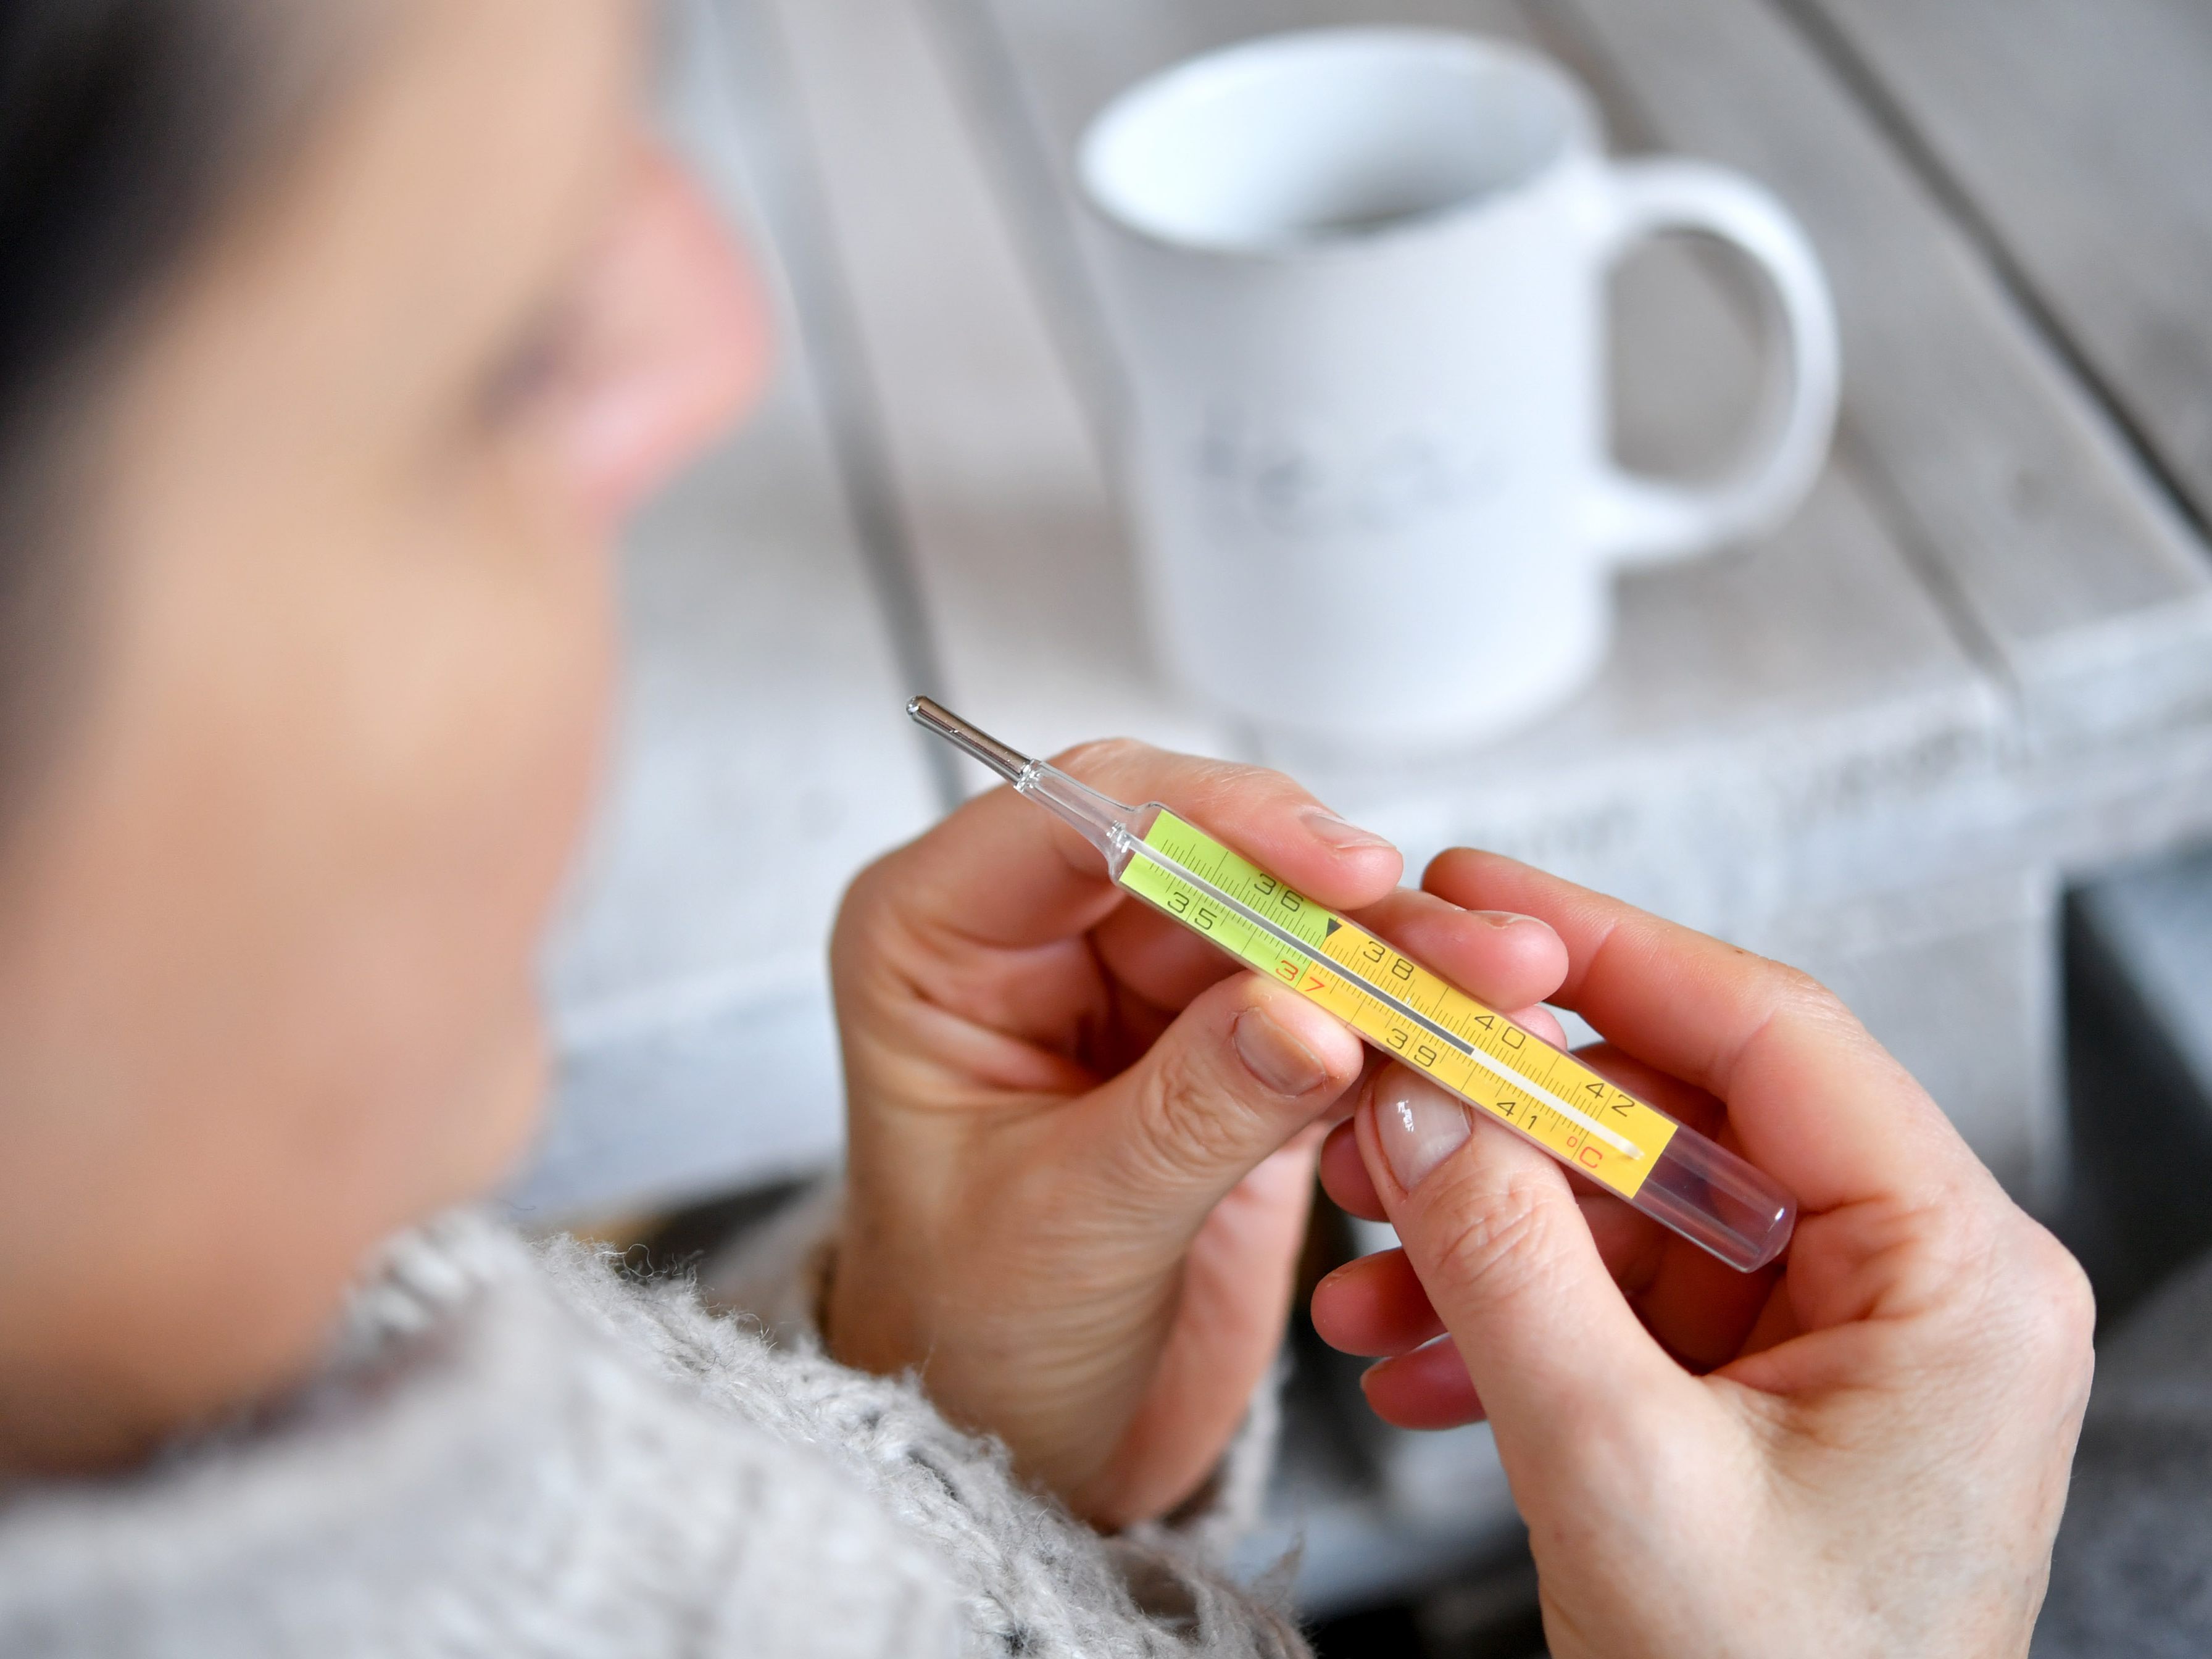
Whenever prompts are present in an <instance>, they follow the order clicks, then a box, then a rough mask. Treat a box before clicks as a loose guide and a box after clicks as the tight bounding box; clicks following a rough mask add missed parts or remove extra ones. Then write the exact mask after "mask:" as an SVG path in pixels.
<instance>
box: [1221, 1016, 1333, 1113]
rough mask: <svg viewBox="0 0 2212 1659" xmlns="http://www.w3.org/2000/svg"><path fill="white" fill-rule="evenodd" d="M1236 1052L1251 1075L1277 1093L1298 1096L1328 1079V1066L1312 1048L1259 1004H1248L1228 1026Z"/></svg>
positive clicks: (1318, 1086)
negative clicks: (1258, 1006) (1261, 1008)
mask: <svg viewBox="0 0 2212 1659" xmlns="http://www.w3.org/2000/svg"><path fill="white" fill-rule="evenodd" d="M1229 1035H1230V1038H1231V1041H1232V1042H1235V1043H1236V1045H1237V1054H1238V1056H1239V1057H1240V1058H1242V1059H1243V1061H1244V1064H1245V1066H1247V1067H1248V1068H1249V1070H1250V1072H1251V1073H1252V1075H1253V1076H1254V1077H1256V1078H1258V1079H1260V1081H1261V1082H1262V1083H1264V1084H1266V1085H1267V1086H1268V1087H1269V1088H1270V1089H1273V1091H1275V1092H1276V1093H1277V1094H1279V1095H1283V1096H1285V1097H1290V1098H1291V1099H1295V1098H1297V1097H1298V1096H1300V1095H1303V1094H1309V1093H1311V1092H1312V1091H1314V1090H1316V1089H1318V1088H1320V1087H1321V1085H1322V1084H1323V1083H1325V1082H1327V1081H1328V1067H1327V1066H1323V1065H1322V1063H1321V1061H1319V1060H1316V1059H1315V1058H1314V1052H1313V1050H1312V1049H1310V1048H1307V1047H1306V1045H1305V1044H1304V1043H1303V1042H1299V1041H1298V1040H1297V1038H1296V1037H1294V1036H1291V1034H1290V1033H1289V1032H1288V1031H1285V1030H1284V1029H1283V1028H1282V1027H1281V1026H1279V1025H1278V1024H1275V1022H1274V1021H1273V1019H1271V1018H1269V1017H1268V1016H1267V1014H1266V1013H1265V1012H1262V1011H1261V1010H1260V1009H1257V1008H1247V1009H1246V1010H1245V1011H1244V1012H1243V1013H1241V1014H1239V1015H1237V1023H1236V1024H1234V1025H1232V1026H1231V1027H1230V1028H1229Z"/></svg>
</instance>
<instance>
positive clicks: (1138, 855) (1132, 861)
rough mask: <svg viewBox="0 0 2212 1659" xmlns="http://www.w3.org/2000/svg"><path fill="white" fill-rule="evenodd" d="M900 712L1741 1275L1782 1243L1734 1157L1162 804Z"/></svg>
mask: <svg viewBox="0 0 2212 1659" xmlns="http://www.w3.org/2000/svg"><path fill="white" fill-rule="evenodd" d="M907 713H908V714H910V715H912V716H913V717H914V719H915V720H916V721H918V722H919V723H920V724H921V725H923V726H927V727H928V728H929V729H930V730H931V731H933V732H936V733H937V734H938V735H939V737H942V738H946V739H947V740H948V741H950V742H951V743H952V744H955V745H956V746H957V747H958V748H959V749H961V750H963V752H965V753H967V754H969V755H970V756H972V757H975V759H977V760H979V761H981V762H982V763H983V764H984V765H986V766H987V767H989V768H990V769H992V770H993V771H994V772H996V773H997V774H998V775H1000V776H1001V777H1003V778H1005V779H1006V781H1007V782H1009V783H1011V784H1012V786H1013V787H1014V788H1015V790H1016V791H1017V792H1018V793H1021V794H1024V795H1026V796H1028V797H1029V799H1031V800H1033V801H1036V803H1037V804H1038V805H1041V806H1043V807H1045V808H1047V809H1048V810H1049V811H1053V812H1054V813H1056V814H1057V815H1058V816H1059V817H1060V818H1061V819H1062V820H1064V821H1065V822H1066V823H1070V824H1072V825H1073V826H1074V827H1075V828H1076V829H1078V830H1079V831H1080V832H1081V833H1082V834H1083V836H1085V839H1087V840H1088V841H1089V842H1091V845H1092V846H1094V847H1096V848H1097V849H1098V850H1099V852H1100V853H1101V854H1104V856H1105V860H1106V867H1107V870H1108V872H1109V873H1110V874H1111V876H1112V877H1113V878H1114V880H1115V882H1117V883H1119V884H1121V886H1123V887H1125V888H1127V889H1128V890H1129V891H1131V892H1132V893H1134V894H1135V895H1136V896H1138V897H1139V898H1141V899H1143V900H1145V901H1146V902H1147V903H1149V904H1152V905H1153V906H1154V907H1156V908H1158V909H1159V910H1160V911H1161V912H1162V913H1163V914H1164V915H1168V916H1170V917H1171V918H1173V919H1174V920H1175V921H1178V922H1181V923H1182V925H1183V926H1184V927H1188V928H1189V929H1190V930H1191V931H1192V932H1194V933H1201V934H1203V935H1205V936H1206V938H1207V939H1212V941H1213V943H1214V944H1216V945H1218V946H1220V947H1221V948H1222V949H1223V950H1224V951H1227V952H1228V953H1229V954H1230V955H1231V957H1235V958H1236V959H1237V961H1239V962H1241V963H1245V964H1246V965H1247V966H1249V967H1251V968H1253V969H1256V970H1257V971H1259V972H1261V973H1263V974H1269V975H1273V976H1274V977H1275V978H1277V979H1279V980H1281V981H1283V982H1284V983H1285V984H1287V985H1290V986H1292V987H1296V988H1297V990H1298V991H1299V992H1300V993H1301V994H1304V995H1305V996H1307V997H1309V998H1310V999H1311V1000H1313V1001H1315V1002H1316V1003H1318V1004H1319V1005H1320V1006H1322V1007H1323V1008H1326V1009H1328V1012H1331V1013H1333V1014H1334V1015H1335V1016H1336V1017H1337V1018H1339V1019H1341V1020H1343V1021H1344V1022H1345V1024H1347V1025H1349V1026H1351V1027H1352V1030H1355V1031H1357V1032H1358V1033H1359V1035H1360V1036H1362V1037H1364V1039H1365V1040H1366V1041H1367V1042H1370V1043H1371V1044H1373V1045H1374V1046H1375V1047H1376V1048H1379V1049H1381V1050H1382V1051H1383V1053H1385V1054H1389V1055H1390V1056H1391V1057H1392V1058H1393V1059H1395V1060H1399V1061H1401V1062H1402V1063H1403V1064H1405V1065H1407V1066H1411V1067H1413V1069H1415V1070H1416V1071H1419V1072H1421V1073H1424V1074H1425V1075H1426V1076H1428V1077H1429V1078H1431V1079H1433V1080H1434V1081H1435V1082H1437V1084H1439V1085H1442V1086H1443V1087H1444V1088H1446V1089H1448V1090H1449V1091H1451V1092H1452V1093H1453V1094H1455V1095H1457V1096H1458V1097H1460V1098H1461V1099H1462V1100H1463V1101H1465V1102H1466V1103H1468V1105H1470V1106H1472V1107H1474V1109H1476V1110H1477V1111H1480V1112H1481V1113H1482V1114H1484V1115H1486V1116H1488V1117H1490V1118H1492V1119H1493V1120H1494V1121H1497V1122H1498V1123H1499V1124H1502V1125H1503V1126H1504V1127H1506V1128H1508V1129H1510V1130H1512V1131H1513V1132H1514V1133H1516V1134H1518V1135H1520V1136H1522V1138H1523V1139H1528V1140H1531V1141H1534V1143H1535V1144H1536V1145H1537V1146H1541V1147H1542V1148H1543V1149H1544V1150H1545V1151H1546V1152H1549V1153H1551V1155H1552V1156H1553V1157H1554V1158H1558V1159H1559V1161H1560V1162H1561V1163H1562V1164H1566V1165H1567V1166H1568V1167H1569V1168H1571V1169H1573V1170H1577V1171H1579V1172H1580V1173H1582V1174H1583V1175H1584V1176H1588V1177H1589V1179H1591V1180H1592V1181H1595V1182H1597V1183H1598V1184H1599V1185H1600V1186H1602V1187H1604V1188H1607V1189H1609V1190H1610V1191H1612V1192H1614V1193H1616V1194H1620V1197H1622V1198H1624V1199H1626V1200H1628V1202H1629V1203H1631V1204H1632V1205H1634V1206H1636V1207H1637V1208H1638V1209H1639V1210H1641V1211H1643V1212H1644V1214H1646V1215H1648V1216H1650V1217H1651V1218H1652V1219H1653V1220H1655V1221H1658V1222H1660V1223H1662V1224H1663V1225H1666V1226H1668V1227H1671V1228H1673V1229H1674V1231H1676V1232H1678V1233H1680V1235H1681V1236H1682V1237H1685V1238H1686V1239H1688V1240H1690V1241H1691V1242H1692V1243H1695V1244H1698V1245H1701V1246H1702V1247H1704V1248H1705V1249H1708V1250H1710V1251H1711V1252H1712V1253H1713V1255H1717V1256H1718V1257H1719V1258H1720V1259H1721V1260H1722V1261H1725V1262H1727V1263H1728V1264H1729V1266H1730V1267H1735V1268H1737V1269H1739V1270H1740V1271H1742V1272H1746V1273H1748V1272H1750V1271H1751V1270H1752V1269H1753V1268H1755V1267H1764V1266H1765V1265H1766V1263H1768V1262H1770V1261H1773V1260H1774V1258H1775V1257H1776V1256H1778V1255H1780V1254H1781V1253H1782V1250H1783V1247H1784V1245H1786V1244H1788V1243H1789V1242H1790V1230H1791V1228H1792V1227H1793V1226H1795V1225H1796V1218H1797V1205H1796V1200H1794V1199H1793V1198H1791V1197H1790V1194H1788V1193H1786V1192H1784V1190H1783V1189H1782V1188H1780V1187H1778V1186H1777V1185H1776V1184H1775V1183H1774V1182H1772V1181H1771V1180H1769V1179H1768V1178H1767V1177H1766V1176H1765V1175H1763V1174H1761V1173H1760V1172H1759V1170H1756V1169H1753V1167H1752V1166H1751V1165H1750V1164H1747V1163H1746V1162H1745V1161H1744V1160H1743V1159H1741V1158H1738V1157H1737V1156H1736V1155H1735V1153H1733V1152H1729V1151H1728V1150H1727V1149H1726V1148H1725V1147H1723V1146H1718V1145H1717V1144H1716V1143H1715V1142H1713V1141H1711V1140H1710V1139H1707V1138H1706V1137H1705V1136H1704V1135H1701V1134H1699V1133H1697V1131H1695V1130H1694V1129H1690V1128H1686V1127H1684V1126H1683V1125H1681V1124H1680V1123H1677V1122H1676V1121H1674V1119H1673V1118H1671V1117H1668V1115H1666V1114H1665V1113H1664V1112H1662V1111H1659V1110H1657V1109H1655V1108H1653V1107H1651V1106H1650V1105H1647V1104H1646V1103H1644V1102H1643V1101H1640V1100H1638V1099H1637V1098H1636V1097H1634V1096H1633V1095H1631V1094H1628V1093H1626V1091H1622V1090H1620V1089H1619V1088H1616V1087H1615V1086H1614V1085H1612V1084H1611V1083H1608V1082H1607V1081H1606V1079H1603V1078H1602V1077H1600V1076H1599V1075H1598V1074H1597V1073H1595V1072H1594V1071H1592V1070H1591V1069H1590V1068H1589V1066H1585V1065H1583V1063H1582V1062H1581V1061H1580V1060H1577V1059H1576V1058H1575V1057H1574V1056H1573V1055H1572V1054H1567V1053H1565V1052H1564V1051H1562V1050H1560V1049H1559V1048H1553V1046H1552V1045H1551V1044H1550V1043H1548V1042H1545V1041H1544V1040H1543V1039H1542V1038H1541V1037H1539V1036H1535V1035H1534V1034H1533V1033H1531V1032H1529V1031H1527V1030H1523V1029H1522V1027H1520V1026H1518V1025H1516V1024H1514V1023H1513V1022H1512V1021H1511V1020H1510V1019H1508V1018H1505V1017H1504V1015H1503V1014H1501V1013H1499V1012H1497V1011H1496V1010H1495V1009H1492V1008H1488V1007H1486V1006H1483V1005H1482V1004H1481V1003H1480V1002H1477V1001H1476V1000H1474V998H1473V997H1470V996H1468V994H1466V993H1465V992H1463V991H1462V990H1460V989H1458V988H1457V987H1455V986H1453V985H1450V984H1449V983H1447V982H1446V981H1444V980H1443V978H1442V977H1440V976H1439V975H1437V974H1435V973H1432V972H1431V971H1430V970H1429V969H1426V968H1424V967H1422V966H1421V964H1420V963H1417V962H1415V961H1414V960H1413V958H1412V957H1408V956H1407V955H1405V954H1404V953H1403V952H1401V951H1397V950H1395V949H1394V948H1393V947H1392V946H1390V945H1389V944H1387V943H1385V942H1384V941H1383V940H1382V939H1377V938H1376V937H1375V935H1373V934H1372V933H1368V932H1367V931H1366V930H1365V929H1364V928H1362V927H1358V925H1357V924H1356V923H1353V922H1350V921H1346V920H1345V919H1344V918H1343V917H1342V916H1340V915H1336V914H1334V912H1333V911H1330V910H1328V909H1325V908H1322V906H1321V905H1319V904H1316V903H1315V902H1313V901H1312V900H1311V899H1310V898H1308V897H1306V896H1305V895H1304V894H1303V893H1300V892H1297V891H1296V890H1294V889H1292V888H1290V887H1287V886H1285V885H1284V884H1283V883H1282V882H1281V881H1279V879H1277V878H1275V877H1273V876H1272V875H1270V874H1268V873H1267V872H1266V871H1264V870H1262V869H1261V868H1260V867H1259V866H1257V865H1255V864H1253V863H1251V862H1249V860H1245V859H1243V858H1240V857H1238V856H1237V854H1235V853H1232V852H1231V851H1230V850H1229V849H1228V848H1225V847H1224V846H1222V845H1221V843H1220V842H1217V841H1215V840H1213V839H1212V837H1211V836H1207V835H1206V833H1205V832H1204V831H1203V830H1201V829H1198V828H1197V827H1196V826H1194V825H1193V824H1189V823H1185V822H1183V820H1182V819H1181V818H1179V817H1176V815H1175V814H1174V813H1173V812H1171V811H1168V809H1167V808H1165V807H1164V806H1161V805H1158V803H1154V804H1153V805H1148V806H1124V805H1121V803H1120V802H1119V801H1114V800H1109V799H1107V798H1106V797H1105V796H1103V795H1102V794H1100V793H1098V792H1097V790H1095V789H1091V788H1089V787H1086V786H1085V785H1083V784H1081V783H1079V782H1078V781H1076V780H1075V779H1073V778H1071V777H1069V776H1068V775H1066V773H1065V772H1062V771H1060V770H1059V769H1057V768H1055V767H1053V766H1049V765H1047V764H1046V763H1044V762H1042V761H1040V760H1032V759H1030V757H1028V756H1026V755H1023V754H1018V753H1017V752H1016V751H1015V750H1012V749H1009V748H1008V747H1007V746H1006V744H1002V743H1000V742H999V741H998V740H997V739H996V738H993V737H990V736H988V735H987V734H986V733H984V732H980V731H978V730H976V728H975V727H974V726H970V725H969V724H968V723H967V722H966V721H965V720H962V719H960V718H959V717H958V716H957V715H956V714H951V713H949V712H947V711H946V710H945V709H944V708H940V707H939V705H938V704H936V703H934V702H931V701H930V700H929V699H928V698H927V697H916V698H915V700H914V701H913V702H909V703H908V705H907Z"/></svg>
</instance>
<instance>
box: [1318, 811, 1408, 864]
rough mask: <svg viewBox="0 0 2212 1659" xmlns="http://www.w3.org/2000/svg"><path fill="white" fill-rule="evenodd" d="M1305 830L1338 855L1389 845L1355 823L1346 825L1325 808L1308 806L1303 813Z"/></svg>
mask: <svg viewBox="0 0 2212 1659" xmlns="http://www.w3.org/2000/svg"><path fill="white" fill-rule="evenodd" d="M1304 818H1305V825H1306V828H1307V829H1310V830H1311V831H1312V832H1313V834H1314V836H1315V837H1316V839H1318V840H1321V841H1325V842H1328V844H1329V845H1330V846H1331V847H1334V848H1336V849H1337V851H1339V852H1340V853H1352V852H1358V851H1359V850H1360V849H1362V848H1369V847H1388V846H1389V844H1390V843H1389V842H1387V841H1385V840H1384V839H1383V837H1382V836H1378V835H1376V833H1375V832H1374V831H1373V830H1372V829H1361V828H1360V827H1359V826H1358V824H1356V823H1346V822H1345V821H1344V820H1343V819H1342V818H1340V817H1337V815H1336V814H1335V813H1334V812H1332V811H1328V809H1327V808H1325V807H1320V806H1309V807H1307V808H1306V810H1305V812H1304Z"/></svg>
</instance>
